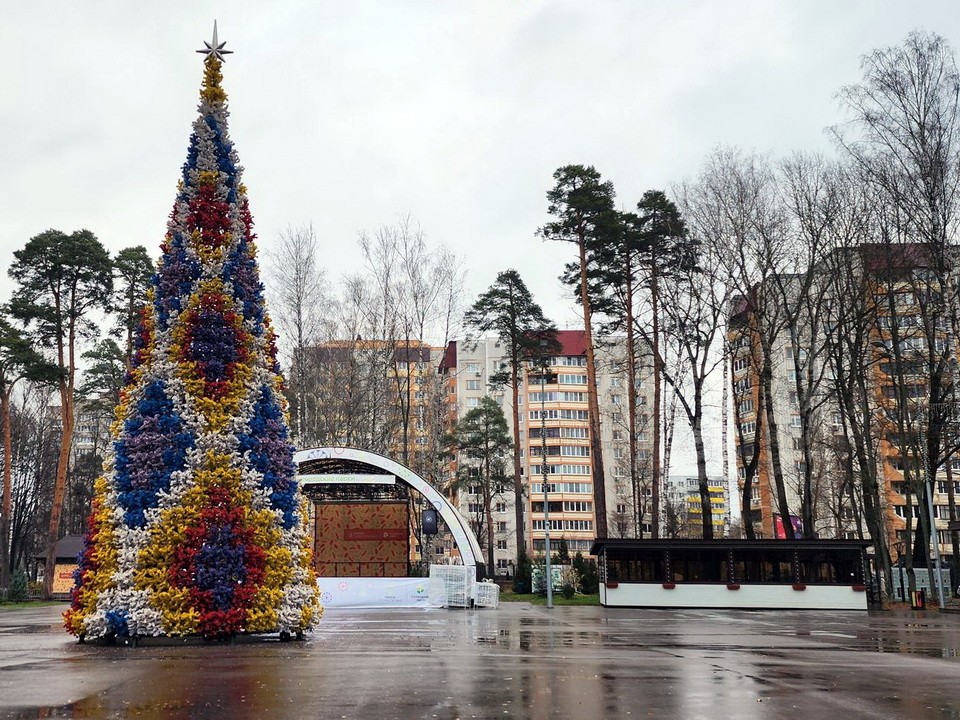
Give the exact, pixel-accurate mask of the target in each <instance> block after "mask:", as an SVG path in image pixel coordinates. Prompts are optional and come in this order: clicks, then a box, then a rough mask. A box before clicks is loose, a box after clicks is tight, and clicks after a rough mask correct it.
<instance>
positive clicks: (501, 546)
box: [497, 540, 507, 550]
mask: <svg viewBox="0 0 960 720" xmlns="http://www.w3.org/2000/svg"><path fill="white" fill-rule="evenodd" d="M506 549H507V541H506V540H497V550H506Z"/></svg>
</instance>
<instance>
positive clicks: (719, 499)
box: [662, 475, 730, 538]
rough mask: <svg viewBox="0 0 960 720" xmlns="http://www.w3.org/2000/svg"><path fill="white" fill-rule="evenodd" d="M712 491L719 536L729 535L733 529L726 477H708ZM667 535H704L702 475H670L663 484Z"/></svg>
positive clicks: (712, 509)
mask: <svg viewBox="0 0 960 720" xmlns="http://www.w3.org/2000/svg"><path fill="white" fill-rule="evenodd" d="M707 485H708V492H709V493H710V520H711V524H712V525H713V536H714V537H715V538H721V537H726V536H727V535H728V534H729V531H730V502H729V498H728V493H727V486H726V482H725V480H724V478H722V477H718V476H710V477H708V478H707ZM663 505H664V519H663V532H662V534H663V535H664V536H665V537H679V538H697V537H703V505H702V503H701V499H700V479H699V478H698V477H696V476H695V475H694V476H690V475H670V476H668V477H667V478H665V480H664V488H663Z"/></svg>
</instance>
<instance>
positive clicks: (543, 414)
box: [540, 342, 553, 608]
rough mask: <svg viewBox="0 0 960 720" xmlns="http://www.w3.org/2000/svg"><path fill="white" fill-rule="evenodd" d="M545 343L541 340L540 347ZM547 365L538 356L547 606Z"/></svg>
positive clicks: (550, 580)
mask: <svg viewBox="0 0 960 720" xmlns="http://www.w3.org/2000/svg"><path fill="white" fill-rule="evenodd" d="M544 344H545V343H543V342H541V349H543V348H542V346H543V345H544ZM547 367H548V360H547V358H546V357H545V356H543V355H541V357H540V451H541V453H543V456H542V462H541V465H540V475H541V478H540V483H541V485H542V486H543V552H544V558H545V566H544V575H545V576H546V582H547V607H548V608H552V607H553V574H552V572H551V568H550V500H549V497H548V495H547V470H548V469H549V466H548V464H547V410H546V404H547Z"/></svg>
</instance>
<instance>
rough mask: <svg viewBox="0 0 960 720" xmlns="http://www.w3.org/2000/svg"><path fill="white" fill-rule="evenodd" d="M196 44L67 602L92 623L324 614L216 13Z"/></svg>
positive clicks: (97, 633)
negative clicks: (188, 107)
mask: <svg viewBox="0 0 960 720" xmlns="http://www.w3.org/2000/svg"><path fill="white" fill-rule="evenodd" d="M200 52H206V55H207V57H206V60H205V61H204V79H203V86H202V89H201V92H200V106H199V117H198V118H197V120H196V121H195V122H194V125H193V134H192V135H191V137H190V145H189V149H188V152H187V161H186V163H185V164H184V166H183V174H182V179H181V181H180V183H179V187H178V192H177V198H176V202H175V204H174V208H173V212H172V213H171V215H170V220H169V222H168V225H167V235H166V239H165V241H164V243H163V244H162V246H161V249H162V257H161V260H160V263H159V266H158V269H157V274H156V276H155V278H154V281H153V289H152V290H151V291H150V293H149V296H148V304H147V307H146V309H145V311H144V315H143V320H142V323H141V325H140V328H139V332H138V336H137V338H136V342H135V348H134V355H133V360H132V363H131V366H132V369H131V372H130V376H129V382H128V384H127V386H126V387H125V388H124V390H123V392H122V393H121V399H120V404H119V405H118V407H117V423H116V424H115V426H114V454H113V457H110V458H108V460H107V462H106V463H105V472H104V475H103V476H102V477H100V478H99V479H98V480H97V482H96V485H95V498H94V504H93V513H92V515H91V517H90V521H89V526H88V533H87V536H86V539H85V550H84V554H83V557H82V562H81V564H80V567H79V569H78V571H77V586H76V588H75V590H74V593H73V603H72V607H71V609H70V610H69V611H68V612H67V614H66V627H67V629H68V630H69V631H70V632H72V633H74V634H77V635H79V636H81V637H83V636H86V637H106V638H109V637H111V636H126V635H132V636H137V635H141V636H143V635H145V636H158V635H195V634H200V635H203V636H205V637H229V636H232V635H234V634H236V633H240V632H271V631H277V630H279V631H280V632H281V633H291V632H301V631H303V630H305V629H307V628H309V627H310V626H311V625H312V624H313V622H314V621H315V619H316V617H317V612H316V610H317V599H316V595H317V590H316V584H315V582H314V578H313V574H312V572H311V570H310V568H309V548H308V544H307V535H306V532H305V522H304V521H305V505H304V504H303V502H302V496H301V495H300V491H299V487H298V484H297V480H296V468H295V465H294V463H293V446H292V445H291V443H290V440H289V438H288V429H287V423H286V404H285V401H284V399H283V379H282V377H281V375H280V368H279V366H278V364H277V361H276V354H277V348H276V338H275V335H274V332H273V330H272V328H271V325H270V321H269V318H268V317H267V314H266V312H265V309H264V303H263V287H262V285H261V283H260V279H259V270H258V267H257V263H256V259H255V249H254V244H253V239H254V234H253V230H252V219H251V215H250V211H249V208H248V204H247V197H246V190H245V188H244V186H243V184H242V183H241V180H240V176H241V168H240V166H239V164H238V159H237V154H236V152H235V150H234V148H233V145H232V143H231V141H230V138H229V135H228V132H227V104H226V99H227V98H226V94H225V93H224V91H223V89H222V88H221V86H220V82H221V66H222V62H223V55H224V54H225V53H227V52H229V51H225V50H223V44H218V43H217V38H216V26H214V40H213V44H212V45H211V44H207V50H206V51H200Z"/></svg>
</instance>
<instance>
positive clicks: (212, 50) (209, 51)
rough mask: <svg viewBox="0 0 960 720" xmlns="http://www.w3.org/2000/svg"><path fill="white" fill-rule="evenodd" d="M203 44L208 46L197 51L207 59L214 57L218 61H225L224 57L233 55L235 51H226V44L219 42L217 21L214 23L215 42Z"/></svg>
mask: <svg viewBox="0 0 960 720" xmlns="http://www.w3.org/2000/svg"><path fill="white" fill-rule="evenodd" d="M203 44H204V45H206V47H205V48H203V49H202V50H197V52H198V53H203V54H204V55H206V56H207V57H210V56H211V55H213V56H214V57H215V58H217V60H220V61H223V60H224V57H223V56H224V55H231V54H232V53H233V50H224V49H223V46H224V45H226V44H227V43H226V42H222V43H218V42H217V21H216V20H214V21H213V42H207V41H206V40H204V41H203Z"/></svg>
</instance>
